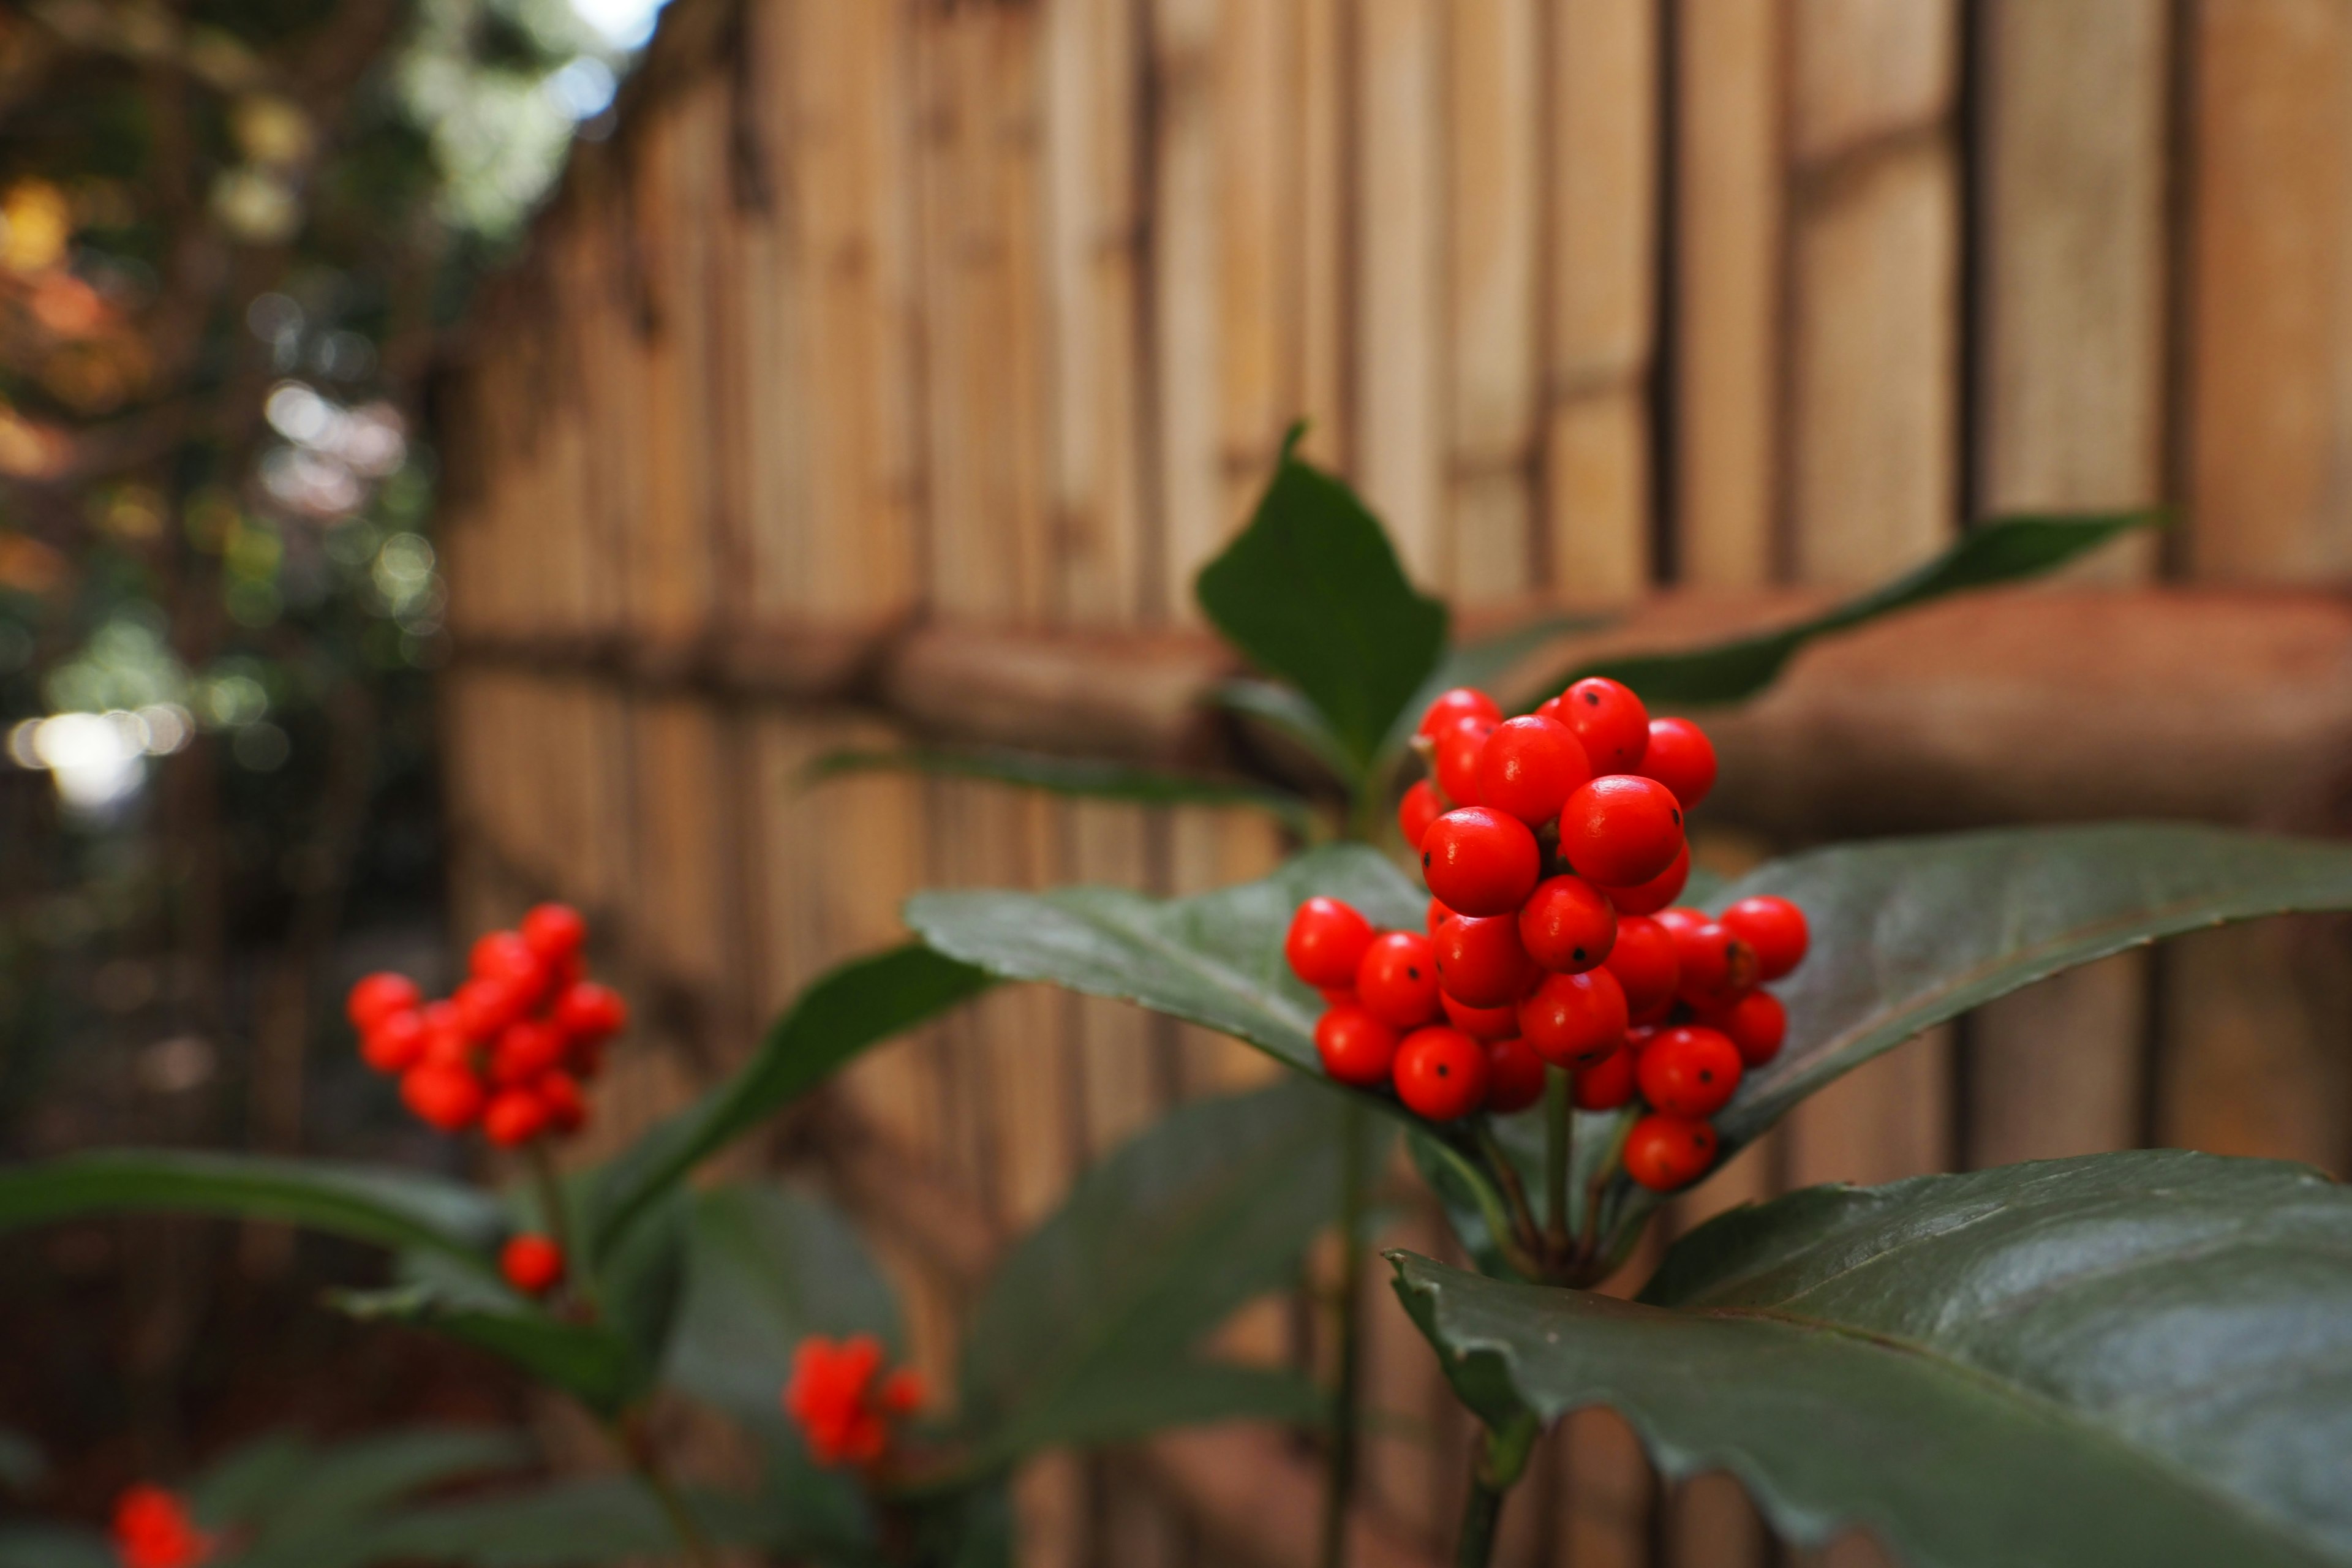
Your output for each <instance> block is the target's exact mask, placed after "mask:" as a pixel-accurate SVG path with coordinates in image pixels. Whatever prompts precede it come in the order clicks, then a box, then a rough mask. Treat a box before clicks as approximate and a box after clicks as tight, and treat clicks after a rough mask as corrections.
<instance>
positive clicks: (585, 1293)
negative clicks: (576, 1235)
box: [527, 1138, 596, 1308]
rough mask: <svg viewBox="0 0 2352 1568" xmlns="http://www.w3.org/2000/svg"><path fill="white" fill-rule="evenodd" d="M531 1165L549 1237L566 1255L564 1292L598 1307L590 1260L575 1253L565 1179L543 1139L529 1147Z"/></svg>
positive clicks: (564, 1259)
mask: <svg viewBox="0 0 2352 1568" xmlns="http://www.w3.org/2000/svg"><path fill="white" fill-rule="evenodd" d="M527 1148H528V1157H529V1159H530V1180H531V1185H532V1187H533V1189H535V1190H536V1191H537V1193H538V1194H539V1212H540V1215H541V1217H542V1218H544V1219H545V1220H546V1222H547V1234H548V1237H549V1239H550V1240H551V1241H553V1242H554V1243H555V1247H556V1250H557V1251H559V1252H561V1253H562V1254H563V1288H564V1289H566V1290H569V1291H570V1292H571V1293H572V1296H573V1297H574V1298H575V1299H576V1300H579V1301H580V1302H581V1303H583V1305H585V1306H588V1307H590V1308H593V1307H594V1306H595V1304H596V1292H595V1289H594V1288H593V1286H592V1285H591V1284H590V1282H589V1273H588V1260H587V1259H586V1258H583V1257H581V1256H580V1255H579V1254H577V1253H575V1252H573V1251H572V1205H571V1204H570V1203H568V1202H567V1201H566V1200H565V1198H564V1195H563V1178H562V1175H561V1174H559V1173H557V1171H556V1169H555V1156H554V1155H552V1154H551V1153H549V1152H548V1149H547V1143H546V1142H545V1141H544V1140H542V1139H536V1138H535V1139H533V1140H531V1142H530V1144H529V1145H528V1146H527Z"/></svg>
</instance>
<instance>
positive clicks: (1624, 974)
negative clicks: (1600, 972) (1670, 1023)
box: [1603, 915, 1682, 1022]
mask: <svg viewBox="0 0 2352 1568" xmlns="http://www.w3.org/2000/svg"><path fill="white" fill-rule="evenodd" d="M1603 963H1604V964H1605V965H1606V966H1607V968H1608V970H1609V973H1612V974H1613V975H1615V976H1616V977H1617V984H1620V985H1622V986H1623V987H1624V988H1625V1011H1626V1013H1627V1014H1628V1016H1631V1017H1633V1019H1634V1020H1635V1021H1636V1022H1640V1021H1642V1020H1643V1019H1649V1018H1663V1017H1664V1016H1665V1013H1666V1009H1667V1008H1668V1007H1670V1006H1672V1005H1674V1000H1675V984H1676V982H1677V981H1678V980H1679V979H1680V978H1681V974H1682V969H1681V966H1680V965H1679V964H1678V963H1676V962H1675V939H1674V935H1673V933H1672V932H1670V931H1667V930H1666V928H1665V927H1664V926H1662V925H1660V924H1659V923H1658V922H1657V921H1654V920H1652V919H1650V918H1649V917H1648V916H1647V915H1627V916H1626V917H1625V918H1624V919H1623V920H1621V921H1618V922H1617V941H1616V943H1615V945H1613V946H1612V947H1611V948H1610V950H1609V956H1608V958H1607V959H1605V960H1603Z"/></svg>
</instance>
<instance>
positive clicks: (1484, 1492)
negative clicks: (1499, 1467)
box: [1454, 1464, 1503, 1568]
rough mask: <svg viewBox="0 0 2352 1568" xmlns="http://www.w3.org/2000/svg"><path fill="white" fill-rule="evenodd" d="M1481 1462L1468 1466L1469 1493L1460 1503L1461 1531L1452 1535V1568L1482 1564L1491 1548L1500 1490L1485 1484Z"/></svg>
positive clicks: (1499, 1512)
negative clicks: (1456, 1534) (1454, 1535)
mask: <svg viewBox="0 0 2352 1568" xmlns="http://www.w3.org/2000/svg"><path fill="white" fill-rule="evenodd" d="M1485 1468H1486V1467H1484V1466H1483V1465H1476V1464H1474V1465H1472V1466H1471V1467H1470V1495H1469V1497H1468V1498H1466V1499H1465V1500H1464V1501H1463V1504H1462V1533H1461V1534H1460V1535H1458V1536H1456V1537H1455V1538H1454V1568H1486V1560H1487V1559H1488V1558H1489V1557H1491V1556H1493V1555H1494V1552H1495V1525H1496V1521H1499V1520H1500V1519H1501V1518H1502V1517H1503V1490H1502V1489H1501V1488H1500V1487H1495V1486H1489V1485H1488V1484H1487V1482H1486V1475H1485Z"/></svg>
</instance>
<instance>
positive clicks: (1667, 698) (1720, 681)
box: [1543, 511, 2163, 707]
mask: <svg viewBox="0 0 2352 1568" xmlns="http://www.w3.org/2000/svg"><path fill="white" fill-rule="evenodd" d="M2161 521H2163V514H2162V513H2161V512H2155V511H2128V512H2115V513H2110V514H2105V515H2101V516H2085V517H2012V518H2002V519H2000V520H1999V521H1993V522H1988V523H1986V524H1984V525H1983V526H1982V527H1979V528H1973V529H1970V530H1969V531H1968V532H1967V533H1966V534H1964V535H1963V536H1961V539H1960V542H1958V544H1955V545H1953V546H1952V548H1951V549H1949V550H1948V551H1946V552H1944V553H1943V554H1941V555H1939V556H1937V558H1936V559H1935V560H1933V561H1930V562H1928V563H1927V564H1926V565H1924V566H1921V567H1919V568H1918V569H1917V570H1916V571H1913V572H1909V573H1906V574H1904V575H1902V576H1900V577H1897V578H1895V580H1894V581H1893V582H1891V583H1888V584H1884V585H1883V586H1881V587H1877V588H1874V589H1872V590H1871V591H1870V592H1869V593H1867V594H1864V595H1862V596H1861V597H1859V598H1855V599H1849V600H1847V601H1846V602H1845V603H1844V604H1843V605H1838V606H1837V607H1836V608H1835V609H1832V610H1830V611H1827V612H1826V613H1824V614H1822V615H1819V616H1814V617H1812V618H1811V620H1805V621H1800V622H1798V623H1797V624H1796V625H1794V626H1783V627H1781V628H1780V630H1778V631H1770V632H1759V633H1757V634H1755V635H1754V636H1752V637H1734V638H1733V639H1731V640H1730V641H1729V642H1722V643H1717V644H1716V645H1714V646H1713V647H1699V648H1691V649H1688V650H1686V651H1685V652H1681V653H1652V654H1624V655H1620V656H1618V657H1616V658H1604V659H1601V660H1598V661H1597V662H1593V663H1589V664H1582V665H1579V666H1577V667H1576V668H1573V669H1570V670H1568V671H1565V672H1564V673H1562V674H1561V675H1560V676H1559V678H1558V679H1555V680H1553V681H1552V682H1551V683H1550V684H1549V685H1548V686H1546V687H1545V688H1543V694H1544V695H1546V696H1549V695H1550V694H1551V693H1553V692H1557V691H1559V690H1561V689H1565V688H1566V687H1567V686H1568V685H1569V684H1570V682H1571V681H1576V680H1580V679H1583V678H1584V677H1586V676H1588V675H1606V676H1609V677H1612V678H1613V679H1618V680H1622V681H1623V682H1624V683H1625V684H1626V685H1628V686H1630V687H1632V688H1633V689H1634V690H1636V691H1638V692H1640V693H1641V694H1642V699H1643V701H1645V702H1648V703H1651V704H1653V705H1658V704H1664V705H1666V706H1670V707H1685V706H1689V707H1698V706H1704V705H1706V704H1708V703H1720V702H1738V701H1740V700H1744V699H1746V698H1749V697H1753V696H1755V695H1756V693H1758V692H1759V691H1761V690H1763V689H1765V688H1766V687H1768V686H1769V685H1771V684H1772V682H1773V680H1774V679H1777V678H1778V677H1779V675H1780V669H1781V667H1782V666H1784V665H1786V664H1787V663H1788V662H1789V660H1790V658H1793V657H1794V656H1795V654H1796V652H1797V650H1798V649H1799V648H1801V647H1804V646H1805V645H1806V644H1807V643H1809V642H1811V641H1812V640H1813V639H1814V638H1815V637H1828V636H1830V635H1832V633H1836V632H1843V631H1849V630H1851V629H1853V627H1855V626H1861V625H1863V624H1864V622H1866V621H1874V620H1876V619H1878V618H1879V617H1880V616H1890V615H1893V614H1895V612H1896V611H1898V610H1907V609H1910V608H1912V607H1913V606H1914V605H1924V604H1926V603H1927V602H1928V601H1929V600H1932V599H1940V598H1943V597H1944V596H1945V595H1949V594H1964V593H1968V592H1969V591H1971V590H1973V589H1978V588H1990V587H1994V586H1997V585H1998V584H2002V583H2013V582H2016V581H2018V580H2019V579H2021V578H2026V577H2037V576H2040V575H2041V574H2042V573H2045V572H2048V571H2051V570H2053V568H2055V567H2058V566H2060V565H2063V564H2064V563H2066V562H2068V561H2071V560H2073V559H2074V557H2075V556H2078V555H2080V554H2082V553H2084V552H2085V551H2089V550H2093V549H2095V548H2097V547H2098V546H2099V545H2102V544H2104V543H2105V542H2107V541H2108V540H2110V539H2112V538H2114V537H2115V536H2116V534H2118V533H2121V532H2123V531H2126V529H2134V528H2146V527H2148V526H2151V525H2153V524H2157V523H2159V522H2161Z"/></svg>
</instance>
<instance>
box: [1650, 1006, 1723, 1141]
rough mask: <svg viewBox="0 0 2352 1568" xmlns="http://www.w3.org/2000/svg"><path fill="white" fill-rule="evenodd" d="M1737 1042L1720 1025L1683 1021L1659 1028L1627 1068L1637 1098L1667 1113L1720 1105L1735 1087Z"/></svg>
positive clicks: (1697, 1113) (1702, 1113) (1710, 1111)
mask: <svg viewBox="0 0 2352 1568" xmlns="http://www.w3.org/2000/svg"><path fill="white" fill-rule="evenodd" d="M1740 1070H1741V1068H1740V1062H1739V1047H1738V1046H1735V1045H1733V1044H1732V1043H1731V1041H1730V1039H1729V1038H1728V1037H1726V1036H1725V1035H1724V1034H1723V1033H1722V1032H1721V1031H1719V1030H1716V1029H1710V1028H1707V1027H1706V1026H1704V1025H1697V1024H1685V1025H1683V1026H1680V1027H1679V1028H1673V1029H1661V1030H1659V1031H1658V1035H1657V1037H1656V1038H1655V1039H1654V1040H1652V1041H1651V1042H1650V1043H1649V1044H1648V1045H1646V1046H1644V1047H1642V1056H1641V1060H1640V1061H1639V1062H1638V1063H1636V1064H1635V1066H1634V1068H1633V1076H1634V1081H1636V1082H1638V1083H1639V1084H1640V1085H1641V1086H1642V1098H1643V1100H1648V1101H1649V1102H1650V1103H1651V1104H1652V1105H1654V1106H1655V1107H1656V1108H1657V1109H1659V1110H1663V1111H1664V1112H1665V1113H1666V1114H1667V1115H1669V1116H1686V1117H1691V1118H1694V1119H1696V1118H1701V1117H1707V1116H1712V1115H1714V1114H1715V1113H1716V1112H1717V1111H1718V1110H1722V1109H1723V1108H1724V1106H1725V1105H1726V1104H1727V1103H1728V1102H1729V1101H1730V1099H1731V1097H1732V1095H1733V1093H1734V1092H1735V1091H1737V1090H1738V1088H1739V1074H1740Z"/></svg>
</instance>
